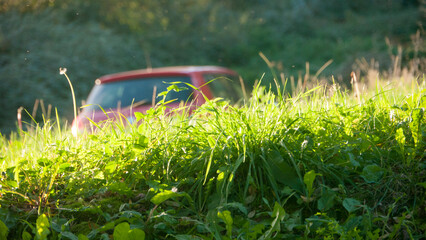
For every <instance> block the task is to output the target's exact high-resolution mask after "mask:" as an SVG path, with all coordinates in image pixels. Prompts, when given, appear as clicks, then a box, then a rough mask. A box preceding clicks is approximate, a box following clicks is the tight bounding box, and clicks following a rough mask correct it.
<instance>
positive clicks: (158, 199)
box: [151, 190, 182, 205]
mask: <svg viewBox="0 0 426 240" xmlns="http://www.w3.org/2000/svg"><path fill="white" fill-rule="evenodd" d="M180 196H182V193H177V192H173V191H170V190H164V191H163V192H160V193H157V194H156V195H155V196H154V197H152V198H151V202H152V203H154V204H155V205H159V204H161V203H162V202H164V201H166V200H168V199H170V198H173V197H180Z"/></svg>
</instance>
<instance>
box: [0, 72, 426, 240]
mask: <svg viewBox="0 0 426 240" xmlns="http://www.w3.org/2000/svg"><path fill="white" fill-rule="evenodd" d="M417 82H418V83H419V84H417V85H416V84H413V86H412V87H411V88H409V89H408V88H405V89H404V91H402V88H400V87H398V85H388V86H383V87H380V85H377V86H378V87H377V90H376V91H373V92H362V93H361V97H360V100H359V101H360V102H358V100H357V99H356V98H354V97H353V96H352V93H349V92H344V91H341V90H339V88H338V87H337V86H329V87H326V86H317V87H315V88H311V89H309V90H306V91H304V92H303V93H299V94H297V95H294V96H293V97H286V96H285V97H281V94H282V93H281V91H277V92H278V93H277V94H274V93H272V92H271V91H268V90H266V89H265V88H263V87H261V86H259V85H258V86H255V89H254V90H253V92H252V96H251V98H250V99H247V100H246V101H244V102H242V103H241V104H240V105H239V106H230V105H229V104H227V102H226V101H222V100H212V101H209V102H207V103H206V104H205V105H203V106H202V107H200V108H199V109H198V110H197V111H195V113H193V114H192V115H190V116H188V114H186V113H185V111H183V113H182V109H180V110H179V111H176V114H175V115H173V116H170V115H165V114H164V113H163V110H164V108H163V107H162V106H161V105H157V108H156V109H157V111H154V110H153V111H151V112H150V113H148V114H136V117H137V119H138V120H139V122H138V123H139V124H137V125H124V124H122V123H117V122H108V121H107V122H105V123H104V124H103V127H102V128H101V129H99V130H97V131H96V132H94V133H91V132H86V133H84V134H81V135H79V136H78V138H74V137H73V136H72V135H71V134H70V131H69V129H67V128H66V127H62V128H58V126H60V124H57V121H56V120H54V121H50V120H46V122H45V123H44V124H43V126H42V127H40V126H38V125H36V124H34V125H35V126H34V127H33V128H31V130H29V131H25V132H18V133H16V134H12V135H11V136H10V138H8V139H7V138H5V137H2V138H1V140H0V148H1V153H0V154H1V155H0V159H1V162H0V170H1V172H2V173H1V176H0V185H1V187H0V194H1V195H0V205H1V209H0V219H1V221H0V238H2V237H5V236H7V237H8V238H10V239H18V238H23V239H30V238H32V237H36V238H38V239H46V237H47V238H48V239H61V238H62V239H66V238H70V239H87V238H89V239H112V238H113V237H114V239H120V238H119V236H120V237H122V238H121V239H141V238H142V235H144V236H145V238H146V239H271V238H273V239H323V238H327V239H354V238H355V239H378V238H379V237H380V238H385V239H404V238H412V239H420V238H421V237H422V236H424V233H425V231H426V221H425V219H426V204H425V200H426V199H425V187H426V172H425V171H426V163H425V144H426V125H425V119H426V118H425V116H424V111H425V107H426V90H425V85H424V84H425V81H424V77H423V78H422V79H418V81H417ZM394 84H395V83H394ZM123 121H126V120H125V119H124V120H123Z"/></svg>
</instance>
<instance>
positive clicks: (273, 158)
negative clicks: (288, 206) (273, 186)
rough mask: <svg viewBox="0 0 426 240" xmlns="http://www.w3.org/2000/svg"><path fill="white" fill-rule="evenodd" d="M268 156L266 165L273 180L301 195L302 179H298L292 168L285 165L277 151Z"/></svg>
mask: <svg viewBox="0 0 426 240" xmlns="http://www.w3.org/2000/svg"><path fill="white" fill-rule="evenodd" d="M268 156H269V157H268V159H267V160H268V161H267V162H266V163H267V164H268V165H269V167H270V169H271V173H272V176H273V177H274V178H275V180H276V181H277V182H279V183H282V184H285V185H287V186H289V187H291V188H292V189H294V190H297V191H299V192H300V193H303V183H302V179H300V178H299V177H298V175H297V172H296V170H295V169H294V167H292V166H290V164H288V163H287V161H286V160H285V159H284V158H283V157H282V156H281V154H280V153H279V151H274V152H271V153H270V154H269V155H268Z"/></svg>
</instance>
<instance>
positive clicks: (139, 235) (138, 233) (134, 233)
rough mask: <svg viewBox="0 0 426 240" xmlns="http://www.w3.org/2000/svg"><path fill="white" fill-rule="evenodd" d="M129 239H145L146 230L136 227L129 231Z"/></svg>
mask: <svg viewBox="0 0 426 240" xmlns="http://www.w3.org/2000/svg"><path fill="white" fill-rule="evenodd" d="M128 239H129V240H144V239H145V232H144V231H143V230H141V229H138V228H135V229H132V230H130V231H129V238H128Z"/></svg>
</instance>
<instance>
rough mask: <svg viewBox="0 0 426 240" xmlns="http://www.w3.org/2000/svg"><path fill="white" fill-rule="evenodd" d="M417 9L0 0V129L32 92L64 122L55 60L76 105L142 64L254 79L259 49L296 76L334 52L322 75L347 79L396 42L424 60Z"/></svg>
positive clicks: (382, 4) (388, 2)
mask: <svg viewBox="0 0 426 240" xmlns="http://www.w3.org/2000/svg"><path fill="white" fill-rule="evenodd" d="M410 2H411V3H410ZM422 13H423V12H422V10H421V7H420V4H419V3H418V2H416V1H410V0H404V1H401V0H376V1H373V2H372V1H369V0H361V1H340V0H333V1H327V2H324V1H319V0H300V1H254V0H250V1H248V0H246V1H242V0H238V1H235V0H234V1H225V0H220V1H217V0H198V1H194V0H180V1H166V0H159V1H148V0H128V1H117V0H92V1H86V0H61V1H59V0H32V1H28V0H2V1H0V108H1V109H2V111H1V112H0V130H1V132H2V133H3V134H5V133H8V132H10V131H11V130H12V129H14V128H15V122H16V110H17V109H18V108H19V107H21V106H23V107H24V108H25V109H27V110H28V111H29V112H30V114H32V110H33V109H34V108H35V107H34V104H35V102H36V100H37V99H43V100H44V105H45V106H43V107H44V108H45V110H44V111H43V107H40V106H39V107H38V109H39V110H40V109H41V110H42V111H38V114H37V111H35V114H34V116H33V117H34V118H36V119H37V121H39V122H43V119H42V116H41V114H40V112H43V114H44V116H45V117H46V116H47V115H49V114H48V113H49V109H48V108H49V105H51V107H52V109H55V107H56V108H57V109H58V111H59V113H60V115H61V116H62V117H64V118H66V119H68V120H70V119H72V111H69V109H72V108H71V104H72V100H71V98H70V96H69V94H68V86H67V85H66V83H64V82H63V81H60V80H58V78H59V76H58V75H57V69H59V68H60V67H67V68H68V69H69V70H70V71H72V72H73V75H74V81H75V82H74V86H75V88H76V97H77V103H78V104H79V105H80V102H81V101H82V100H84V99H85V98H86V96H87V94H88V92H89V90H90V88H91V87H92V85H93V81H94V80H95V79H96V78H97V77H99V76H101V75H105V74H109V73H114V72H119V71H125V70H132V69H140V68H146V67H150V66H153V67H160V66H170V65H204V64H213V65H223V66H227V67H231V68H233V69H235V70H237V71H238V72H239V73H240V74H241V75H242V76H243V78H245V79H247V80H248V81H252V83H253V82H254V81H255V80H256V79H259V78H260V77H261V76H262V73H263V72H266V73H268V72H269V71H268V69H267V66H266V65H265V64H264V63H263V62H262V59H261V58H260V57H259V52H263V53H264V54H265V55H266V56H267V57H268V58H269V59H271V63H272V64H273V65H274V66H275V67H276V68H277V70H278V71H279V72H282V73H284V74H285V75H286V76H287V77H290V76H296V78H297V76H299V75H302V74H307V75H309V74H312V72H317V71H318V70H319V69H320V68H321V66H323V64H324V63H326V62H327V61H329V60H330V59H333V63H332V64H331V65H330V66H328V67H327V68H326V69H325V70H324V71H323V73H322V74H323V75H325V76H327V75H330V74H331V73H333V74H335V76H336V81H339V82H340V83H343V82H346V83H348V79H349V77H348V76H349V73H350V72H351V71H352V67H353V64H354V63H355V59H357V58H366V59H367V60H368V61H369V60H370V59H372V58H374V59H376V60H379V61H380V63H381V64H382V65H380V68H381V70H383V69H388V68H389V67H393V66H392V65H391V61H389V54H388V49H389V48H390V50H391V55H395V56H396V55H397V54H396V51H397V47H395V46H398V45H401V46H403V47H404V48H403V49H404V51H403V52H402V53H401V56H399V58H398V61H400V62H401V63H402V64H403V65H407V64H408V62H409V61H410V60H412V59H416V58H417V59H423V58H424V56H425V54H424V53H425V51H424V44H420V45H419V44H417V45H416V46H414V47H411V45H412V44H411V39H410V36H411V35H413V34H415V33H416V31H417V30H418V29H420V30H421V29H422V26H419V25H418V23H419V22H424V21H423V19H422V16H423V15H422ZM385 37H388V38H389V43H390V45H392V46H389V47H388V46H387V45H386V41H385ZM306 62H309V63H310V65H309V66H310V67H309V68H306V67H305V66H306ZM423 66H424V65H423ZM418 72H420V73H421V72H424V68H423V70H422V69H418V71H417V73H418ZM417 73H415V75H416V74H417ZM265 79H266V80H264V81H263V82H264V84H265V85H268V84H269V82H270V81H269V79H272V78H269V77H268V75H267V76H266V78H265ZM296 80H297V79H296ZM271 82H272V81H271ZM296 83H297V82H296ZM52 115H54V114H52ZM24 116H26V115H24ZM25 120H26V121H28V122H29V121H31V119H30V118H26V119H25Z"/></svg>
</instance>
